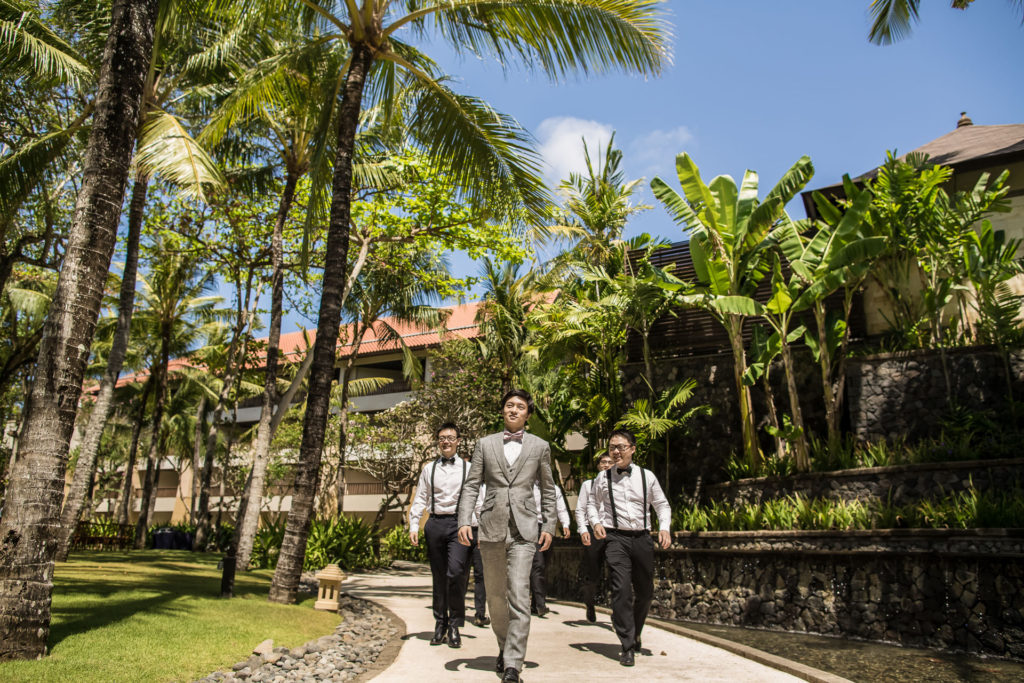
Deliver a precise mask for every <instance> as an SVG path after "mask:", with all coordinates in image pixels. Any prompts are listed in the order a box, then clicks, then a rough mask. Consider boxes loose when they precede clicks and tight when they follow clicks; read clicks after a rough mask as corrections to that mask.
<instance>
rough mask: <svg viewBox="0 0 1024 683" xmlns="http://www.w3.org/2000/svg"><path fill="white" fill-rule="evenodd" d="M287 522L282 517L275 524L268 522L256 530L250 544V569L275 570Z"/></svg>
mask: <svg viewBox="0 0 1024 683" xmlns="http://www.w3.org/2000/svg"><path fill="white" fill-rule="evenodd" d="M287 521H288V520H287V518H286V517H282V518H281V519H279V520H277V521H276V522H268V523H266V524H264V525H263V526H261V527H260V528H259V529H257V530H256V537H255V538H254V539H253V542H252V555H251V556H250V557H249V566H250V567H252V568H254V569H276V568H277V557H278V555H279V554H280V552H281V543H282V542H283V541H284V529H285V525H286V522H287Z"/></svg>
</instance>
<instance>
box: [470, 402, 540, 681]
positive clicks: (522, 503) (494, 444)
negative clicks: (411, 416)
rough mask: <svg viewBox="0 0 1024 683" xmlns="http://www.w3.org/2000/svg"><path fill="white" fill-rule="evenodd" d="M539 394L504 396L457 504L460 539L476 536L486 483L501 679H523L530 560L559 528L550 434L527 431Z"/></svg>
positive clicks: (485, 528) (489, 579) (487, 562)
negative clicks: (499, 424) (495, 426)
mask: <svg viewBox="0 0 1024 683" xmlns="http://www.w3.org/2000/svg"><path fill="white" fill-rule="evenodd" d="M531 412H533V399H532V398H531V397H530V394H529V393H528V392H526V391H523V390H522V389H513V390H512V391H510V392H508V393H507V394H505V396H503V397H502V399H501V416H502V419H503V420H504V422H505V431H504V432H503V433H502V432H499V433H497V434H490V435H488V436H485V437H484V438H482V439H480V440H479V441H477V442H476V449H475V450H474V451H473V464H472V465H471V466H470V468H469V476H468V477H467V478H466V488H465V491H464V492H463V496H462V501H461V502H460V504H459V542H460V543H462V544H464V545H465V546H466V547H467V548H468V547H469V545H470V543H471V542H472V534H473V527H472V526H471V523H472V519H473V509H474V508H475V506H476V502H477V499H478V497H479V495H480V487H481V485H482V484H487V493H486V496H485V498H484V504H483V507H482V508H481V509H480V528H479V532H480V537H479V538H480V556H481V557H482V558H483V561H484V582H485V583H486V584H487V608H488V609H489V610H490V611H491V630H492V631H493V632H494V637H495V639H496V640H497V641H498V657H497V660H496V662H495V670H496V671H497V672H498V673H502V672H504V674H503V676H502V679H501V680H502V681H503V683H518V681H519V672H520V671H521V670H522V668H523V660H524V658H525V657H526V641H527V638H528V637H529V635H530V565H531V564H532V562H533V555H534V553H535V552H537V550H538V548H537V546H538V545H539V546H540V550H541V551H544V550H547V549H548V547H549V546H550V545H551V536H552V534H553V532H554V530H555V482H554V479H553V478H552V476H551V448H550V446H548V442H547V441H544V440H543V439H540V438H538V437H536V436H534V435H532V434H528V433H526V432H525V426H526V420H527V418H529V416H530V413H531ZM537 480H540V494H541V507H542V508H543V510H544V513H543V519H544V524H543V526H542V528H541V529H540V530H539V531H538V529H537V513H536V507H535V505H534V501H533V482H535V481H537Z"/></svg>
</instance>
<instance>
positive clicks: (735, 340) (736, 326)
mask: <svg viewBox="0 0 1024 683" xmlns="http://www.w3.org/2000/svg"><path fill="white" fill-rule="evenodd" d="M724 322H725V331H726V332H727V333H728V335H729V345H730V346H731V347H732V377H733V382H735V384H736V402H737V403H738V404H739V409H740V431H741V434H742V437H743V453H744V455H746V457H747V461H748V462H749V463H750V469H751V472H752V473H753V474H755V475H756V474H757V473H758V472H759V471H760V470H761V453H760V449H759V448H758V447H757V427H756V426H755V425H754V406H753V402H752V401H751V399H750V387H748V386H747V385H746V384H744V383H743V373H744V371H746V369H747V354H746V350H745V349H744V348H743V320H742V319H741V318H738V317H737V316H728V317H727V318H726V319H725V321H724Z"/></svg>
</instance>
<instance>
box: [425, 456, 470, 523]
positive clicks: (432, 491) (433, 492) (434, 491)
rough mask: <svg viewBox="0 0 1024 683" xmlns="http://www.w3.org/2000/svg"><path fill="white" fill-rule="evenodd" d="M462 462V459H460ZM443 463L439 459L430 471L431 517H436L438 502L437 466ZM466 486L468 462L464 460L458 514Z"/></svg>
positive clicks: (457, 501) (457, 506)
mask: <svg viewBox="0 0 1024 683" xmlns="http://www.w3.org/2000/svg"><path fill="white" fill-rule="evenodd" d="M459 460H462V458H459ZM440 462H441V459H440V458H438V459H437V460H435V461H434V467H433V469H431V470H430V516H431V517H433V516H434V501H436V500H437V489H435V488H434V474H435V473H436V472H437V465H438V463H440ZM465 486H466V461H465V460H462V485H460V486H459V497H458V500H456V501H455V510H456V512H458V509H459V503H461V502H462V489H463V488H464V487H465Z"/></svg>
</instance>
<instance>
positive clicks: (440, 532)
mask: <svg viewBox="0 0 1024 683" xmlns="http://www.w3.org/2000/svg"><path fill="white" fill-rule="evenodd" d="M437 447H438V449H439V450H440V451H441V457H439V458H437V459H436V460H433V461H432V462H429V463H427V465H426V466H425V467H424V468H423V471H422V472H421V473H420V479H419V483H418V484H417V485H416V498H415V499H414V500H413V503H412V507H411V508H409V540H410V541H412V544H413V545H419V544H420V539H419V530H420V517H422V516H423V513H424V511H425V510H427V508H428V507H429V509H430V517H429V518H428V519H427V523H426V524H425V525H424V527H423V535H424V537H425V538H426V540H427V557H428V558H429V559H430V573H431V575H432V577H433V600H432V607H433V609H434V637H433V638H431V639H430V644H431V645H440V644H441V643H444V642H445V641H447V642H448V647H453V648H457V647H462V637H461V636H460V634H459V628H460V627H462V626H463V625H464V624H465V621H466V587H465V584H464V583H463V582H462V577H463V568H464V567H465V566H466V558H467V556H468V554H469V548H467V547H466V546H465V545H462V544H461V543H459V539H458V531H459V529H458V524H457V519H456V515H457V513H458V507H459V499H460V498H461V497H462V489H463V484H464V483H465V481H466V475H467V474H468V470H469V466H468V465H467V464H466V462H465V461H464V460H462V459H461V458H456V457H455V452H456V451H457V450H458V448H459V428H458V427H456V426H455V425H454V424H453V423H451V422H446V423H444V424H443V425H441V426H440V427H438V429H437Z"/></svg>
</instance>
